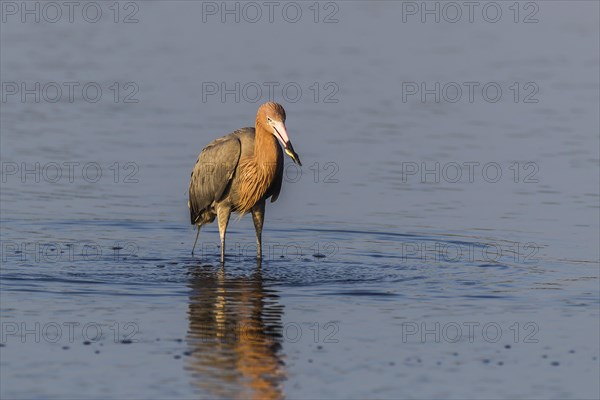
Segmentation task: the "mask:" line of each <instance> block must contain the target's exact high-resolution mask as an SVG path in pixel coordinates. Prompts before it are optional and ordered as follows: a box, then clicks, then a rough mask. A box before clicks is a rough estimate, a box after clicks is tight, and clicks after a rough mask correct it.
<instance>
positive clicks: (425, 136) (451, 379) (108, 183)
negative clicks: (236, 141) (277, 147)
mask: <svg viewBox="0 0 600 400" xmlns="http://www.w3.org/2000/svg"><path fill="white" fill-rule="evenodd" d="M30 3H31V4H33V3H34V2H30ZM111 3H112V2H107V3H103V2H97V3H96V4H99V5H100V7H101V9H102V11H103V15H102V18H101V19H100V21H99V22H98V23H88V22H86V21H85V20H84V19H83V18H82V16H81V10H80V9H77V10H76V11H75V14H74V15H75V17H74V22H73V23H70V22H69V21H68V19H67V17H63V18H62V19H61V20H59V21H58V22H56V23H50V22H48V21H41V22H40V23H38V24H36V23H34V22H31V20H29V22H26V23H22V22H21V21H20V19H19V17H20V15H19V14H17V16H14V15H11V14H8V15H7V14H3V16H4V17H6V20H5V21H4V20H3V22H2V23H1V24H0V36H1V37H0V46H1V49H0V58H1V60H0V67H1V71H0V74H1V81H2V82H3V84H5V83H6V82H9V83H11V82H15V83H17V84H18V85H20V83H22V82H26V83H27V84H28V85H29V86H28V87H33V85H34V83H35V82H40V83H41V85H42V86H43V85H44V84H46V83H48V82H58V83H59V85H62V84H63V83H64V82H77V83H79V84H80V86H79V87H76V88H75V92H74V93H75V94H74V99H73V100H74V101H72V102H70V101H69V99H68V97H67V94H68V92H67V91H66V89H65V91H64V92H63V95H62V97H61V98H60V99H59V101H57V102H55V103H51V102H49V101H45V100H44V98H42V99H41V101H40V102H39V103H36V102H35V101H34V96H33V95H29V96H28V97H26V98H25V101H21V98H20V95H19V94H17V95H7V94H6V86H4V87H3V95H6V98H3V100H2V102H1V103H0V106H1V108H2V109H1V112H0V118H1V125H0V130H1V134H2V136H1V150H0V155H1V158H2V165H3V175H2V190H1V195H0V199H1V207H0V211H1V222H2V238H1V240H2V268H1V282H0V283H1V289H2V290H1V293H0V300H1V322H2V341H1V344H2V347H0V356H1V358H0V366H1V370H0V378H1V385H0V388H1V389H0V394H1V396H2V398H39V397H43V398H125V397H134V398H167V397H168V398H195V397H200V398H215V397H225V398H231V397H256V398H279V397H284V396H285V397H289V398H316V397H318V398H324V397H328V398H329V397H331V398H362V397H367V396H368V397H377V398H408V397H411V398H432V397H444V398H504V397H518V398H524V397H526V398H598V396H599V395H600V389H599V383H598V380H597V377H598V373H599V362H600V361H599V360H598V357H599V344H598V338H599V335H600V328H599V290H598V289H599V286H598V285H599V283H598V275H599V270H598V268H599V265H598V263H599V246H598V243H599V219H600V207H599V202H600V198H599V191H600V189H599V185H600V183H599V182H600V176H599V149H600V147H599V146H600V144H599V134H598V132H599V115H598V108H599V89H600V86H599V74H598V70H599V65H600V64H599V54H598V52H599V50H598V49H599V46H600V43H599V35H600V32H599V5H598V3H597V2H593V1H575V2H567V1H552V2H550V1H539V2H535V3H534V4H535V5H536V6H537V7H538V10H537V12H536V13H535V15H534V18H536V19H537V20H538V22H537V23H523V20H524V19H525V18H526V16H527V15H529V14H530V13H531V12H532V11H533V10H534V8H525V3H524V2H523V3H520V11H521V12H520V14H519V23H515V22H514V21H513V18H514V10H511V9H509V6H510V5H511V4H512V2H509V3H498V4H500V5H501V9H502V11H503V14H502V18H501V19H500V21H498V22H497V23H489V22H486V20H485V19H484V18H483V17H482V14H481V8H478V9H476V12H475V14H474V21H473V22H472V23H469V22H468V20H467V16H466V14H465V15H463V17H462V19H461V20H460V21H458V22H456V23H448V22H446V21H444V20H443V19H442V20H441V21H440V22H439V23H435V22H433V21H432V17H429V19H428V20H427V21H428V22H426V23H421V22H420V19H419V18H420V15H419V14H417V15H416V16H413V15H406V17H407V20H406V22H403V20H402V17H403V14H402V10H403V5H402V3H401V2H397V3H395V2H377V1H375V2H366V1H353V2H335V3H331V4H333V5H330V4H329V3H320V4H318V8H319V10H320V14H319V17H318V19H319V23H315V22H314V20H313V19H314V4H313V3H312V2H310V3H308V2H307V3H300V2H299V3H296V4H298V5H300V7H301V9H302V12H303V14H302V17H301V19H300V20H299V21H298V22H297V23H289V22H286V20H285V19H283V18H282V14H281V9H277V10H276V11H275V14H274V22H273V23H269V22H268V20H267V15H266V13H267V10H266V9H263V10H262V11H263V13H264V15H263V16H262V17H261V18H260V19H259V21H258V22H256V23H249V22H246V21H245V20H244V18H242V19H241V20H240V22H239V23H235V22H233V17H232V16H229V17H227V18H228V19H227V22H226V23H222V22H221V21H220V14H217V15H205V17H206V22H204V21H203V5H202V3H201V2H193V1H174V2H167V1H148V2H135V3H134V5H135V6H137V8H138V9H137V10H136V7H134V6H130V5H127V3H125V2H122V3H119V9H120V11H121V12H120V14H119V17H118V18H119V23H114V21H113V18H114V9H111V8H109V6H110V5H111ZM82 4H84V3H82ZM230 4H231V7H233V3H230ZM282 4H283V3H282ZM429 4H434V3H433V2H430V3H429ZM18 6H19V7H20V5H19V4H18ZM217 6H218V7H219V6H220V5H219V4H217ZM311 6H312V7H313V9H309V7H311ZM417 6H418V4H417ZM31 7H33V5H32V6H31ZM204 7H206V5H204ZM432 7H433V5H432ZM206 10H207V9H205V11H206ZM50 11H52V10H49V11H48V12H50ZM63 11H65V10H63ZM246 11H247V13H248V14H243V15H242V16H243V17H244V16H245V17H247V19H251V18H254V15H255V14H254V13H253V12H252V11H253V10H246ZM288 11H289V12H290V14H289V15H288V17H289V16H293V13H292V11H293V10H288ZM451 11H452V10H447V12H448V13H450V12H451ZM91 12H92V11H90V13H91ZM132 12H135V15H133V18H136V19H138V22H137V23H123V19H124V18H125V17H126V16H127V15H129V14H130V13H132ZM251 12H252V13H251ZM332 12H334V15H333V16H332V18H335V19H337V20H338V22H337V23H323V20H324V19H325V18H326V17H327V16H329V15H331V13H332ZM463 12H464V13H466V9H463ZM490 13H491V11H490ZM49 15H54V14H49ZM90 15H92V14H90ZM449 15H450V17H452V16H453V15H454V14H446V16H449ZM490 15H492V14H490ZM29 18H31V17H29ZM88 82H95V83H97V84H98V85H99V86H100V87H101V89H102V97H101V98H100V99H99V101H98V102H95V103H91V102H89V101H86V99H85V98H83V97H82V93H81V88H82V87H83V85H85V84H86V83H88ZM115 82H117V83H118V86H119V90H120V92H119V95H118V98H117V99H118V100H119V101H118V102H115V101H114V97H113V96H114V90H115V89H114V87H113V89H110V87H111V86H112V85H113V84H114V83H115ZM203 82H204V88H203ZM206 82H209V85H211V84H210V82H216V83H217V85H220V84H221V82H225V83H226V85H227V87H228V88H232V87H234V85H235V83H236V82H239V83H240V86H241V87H243V86H244V85H247V84H248V83H255V84H256V85H258V86H261V87H262V88H263V90H264V92H263V94H262V97H260V98H259V99H258V100H257V102H256V103H253V102H251V101H248V100H249V97H251V98H254V97H255V92H253V91H249V92H247V93H245V94H246V96H243V93H241V96H240V100H239V102H236V99H235V96H234V95H227V96H225V99H224V101H222V100H221V97H220V93H219V94H216V95H208V94H207V93H206V88H207V86H206V85H207V84H206ZM265 82H277V83H278V84H279V85H280V86H279V87H278V89H276V90H275V98H274V100H276V101H279V102H281V103H282V104H283V105H284V106H285V108H286V110H287V113H288V120H287V126H288V131H289V134H290V137H291V138H292V141H293V143H294V147H295V148H296V150H297V151H298V153H299V154H300V157H301V159H302V161H303V163H304V167H303V168H302V170H301V175H298V174H299V172H300V171H299V170H297V169H295V168H294V167H293V165H292V166H290V167H289V170H288V175H287V178H286V182H285V183H284V188H283V192H282V195H281V197H280V199H279V200H278V201H277V202H276V203H275V204H272V205H269V206H268V210H267V222H266V231H265V233H264V241H265V251H266V252H267V253H268V255H267V257H266V259H265V260H264V261H263V263H262V265H261V266H257V265H256V261H255V260H254V258H253V255H254V251H255V249H254V247H253V246H254V232H253V227H252V223H251V221H250V219H249V218H244V219H243V220H241V221H239V222H235V221H234V222H233V223H232V224H231V225H230V229H229V232H228V233H229V236H228V238H229V241H228V249H227V251H228V254H230V257H229V259H228V261H227V264H226V266H225V268H224V269H223V268H220V267H219V265H218V248H217V241H218V233H217V228H216V226H211V227H209V228H207V229H206V230H203V232H202V234H201V237H200V240H201V241H202V244H201V246H202V252H201V253H202V254H201V256H199V257H196V258H192V257H191V256H190V255H189V251H190V249H191V245H192V243H193V239H194V231H193V229H192V227H191V226H190V225H189V219H188V210H187V207H186V202H187V185H188V179H189V172H190V170H191V167H192V166H193V164H194V161H195V159H196V156H197V154H198V152H199V151H200V150H201V149H202V147H203V146H205V145H206V144H207V143H208V142H209V141H211V140H212V139H214V138H215V137H218V136H220V135H223V134H225V133H228V132H230V131H232V130H234V129H236V128H238V127H242V126H248V125H252V124H253V121H254V115H255V113H256V109H257V106H258V104H259V103H260V102H263V101H267V100H268V93H267V87H266V86H265V84H264V83H265ZM406 82H409V83H410V82H414V83H416V84H417V85H420V84H421V83H422V82H425V83H426V84H427V87H428V88H432V87H434V85H435V83H436V82H440V84H441V86H443V85H444V84H445V83H448V82H456V83H458V84H459V85H461V86H462V84H463V83H464V82H479V83H480V86H479V89H476V91H475V98H474V101H473V102H470V101H469V100H468V98H467V92H466V91H465V92H463V96H462V98H461V99H460V100H459V101H457V102H455V103H452V102H450V101H447V99H448V97H454V94H453V92H448V93H450V94H448V93H446V94H447V95H448V96H446V97H443V98H442V99H441V100H440V101H439V102H436V101H435V99H434V96H433V95H428V96H426V98H425V101H421V98H420V96H419V95H414V96H407V98H406V101H403V96H402V95H403V83H405V88H406ZM487 82H495V83H497V84H498V85H499V86H500V87H501V88H502V90H503V92H502V98H501V99H500V100H499V101H497V102H490V101H486V100H485V99H484V98H483V97H482V94H481V89H480V88H481V87H482V86H483V85H484V84H485V83H487ZM515 82H517V83H518V86H519V88H520V92H519V94H518V96H517V98H516V100H517V101H515V98H514V90H511V89H510V87H511V85H513V84H514V83H515ZM529 82H531V83H533V85H534V86H528V87H525V85H526V84H527V83H529ZM127 83H132V85H133V86H125V85H126V84H127ZM286 83H293V84H294V85H295V86H296V87H297V86H299V87H300V88H301V89H302V95H301V97H300V99H299V100H298V101H296V102H292V101H289V100H293V97H294V96H295V95H294V91H293V89H290V91H289V92H288V93H287V94H288V96H287V97H284V96H283V95H282V91H281V88H282V87H283V85H285V84H286ZM315 83H316V85H317V86H316V87H319V95H318V96H317V98H316V99H315V86H314V85H315ZM252 85H254V84H252ZM247 87H248V88H249V89H248V90H250V89H251V88H252V86H247ZM254 87H256V86H254ZM532 87H533V88H534V89H535V88H537V89H539V90H537V92H536V93H535V94H534V95H533V97H531V98H527V99H528V100H531V99H537V100H538V101H537V102H525V99H526V96H527V95H528V94H530V93H531V92H532V90H533V89H531V88H532ZM63 88H65V86H63ZM136 88H137V89H138V90H137V93H135V94H133V92H134V91H135V89H136ZM463 88H464V86H463ZM530 89H531V90H530ZM90 93H93V92H90ZM490 93H492V92H490ZM46 94H48V93H46ZM129 94H131V97H130V98H129V99H130V100H131V99H135V100H138V102H137V103H124V102H123V100H125V97H126V96H127V95H129ZM328 95H329V96H330V97H327V96H328ZM53 96H54V92H52V93H50V94H48V97H53ZM326 100H337V102H326ZM66 162H73V163H79V165H76V166H75V165H74V166H73V168H74V169H73V173H74V179H73V181H72V182H71V181H70V179H69V176H68V175H69V168H68V166H65V165H64V164H63V163H66ZM470 162H473V163H479V167H474V168H475V170H474V175H473V179H469V177H468V171H467V170H465V171H463V174H462V177H461V179H459V180H458V182H452V180H454V177H455V169H452V168H453V166H454V165H455V164H453V163H457V164H461V165H463V164H464V163H470ZM23 163H24V164H23ZM36 163H39V168H37V171H38V172H37V173H39V176H36V172H33V173H30V174H26V175H24V176H22V175H21V172H22V171H21V170H22V169H23V168H24V167H25V168H29V169H33V170H34V171H35V170H36ZM50 163H58V164H59V165H62V176H60V177H58V178H56V169H55V168H54V167H53V165H54V164H50ZM87 163H97V164H93V165H92V168H91V169H88V170H87V172H88V175H86V178H85V179H84V177H82V172H83V167H84V166H85V165H86V164H87ZM115 163H117V164H115ZM286 163H288V164H289V163H290V160H289V159H287V160H286ZM436 163H439V165H440V167H439V168H440V177H439V179H438V182H436V177H435V175H433V174H430V175H425V176H424V177H422V176H421V174H420V171H419V172H418V173H416V174H414V175H413V174H411V173H412V172H411V171H412V170H410V169H407V168H414V167H415V165H416V166H417V167H418V168H419V169H421V168H427V169H435V166H436ZM487 163H497V164H495V166H496V167H499V169H500V171H501V173H502V175H501V177H499V178H498V181H497V182H495V183H492V182H490V181H491V180H494V178H495V176H496V173H495V170H488V171H487V172H488V173H489V174H485V175H484V174H483V172H482V166H484V165H485V164H487ZM515 163H516V164H515ZM94 165H96V166H99V167H100V169H101V171H102V176H101V177H99V178H98V181H97V182H92V180H95V179H96V169H95V168H94ZM473 165H475V164H473ZM15 166H16V168H17V169H18V170H16V172H15V171H14V168H13V167H15ZM53 168H54V169H53ZM444 168H446V169H445V170H444V171H445V172H444V173H443V174H442V170H443V169H444ZM496 169H497V168H496ZM116 171H118V172H119V174H118V176H117V175H115V174H116ZM515 171H518V172H519V175H518V176H517V175H515ZM13 172H14V174H13ZM526 178H530V179H526ZM52 181H56V182H52ZM86 324H87V325H86ZM69 327H71V328H69Z"/></svg>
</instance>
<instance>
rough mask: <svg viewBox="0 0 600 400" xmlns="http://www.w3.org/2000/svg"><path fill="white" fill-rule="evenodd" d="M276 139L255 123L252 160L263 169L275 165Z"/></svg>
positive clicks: (263, 127)
mask: <svg viewBox="0 0 600 400" xmlns="http://www.w3.org/2000/svg"><path fill="white" fill-rule="evenodd" d="M276 146H278V144H277V139H275V137H274V136H273V134H272V133H271V132H269V131H268V130H267V128H266V127H265V126H264V125H263V124H262V123H260V122H259V121H258V119H257V121H256V133H255V135H254V159H255V161H256V162H257V163H258V165H259V166H260V167H262V168H263V169H264V168H266V167H269V168H268V169H271V168H272V166H274V165H275V163H277V147H276Z"/></svg>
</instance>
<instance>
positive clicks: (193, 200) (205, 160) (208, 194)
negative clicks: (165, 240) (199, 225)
mask: <svg viewBox="0 0 600 400" xmlns="http://www.w3.org/2000/svg"><path fill="white" fill-rule="evenodd" d="M240 153H241V144H240V141H239V139H238V138H237V137H236V136H235V135H234V134H230V135H227V136H224V137H222V138H219V139H217V140H215V141H213V142H211V143H209V144H208V146H206V147H205V148H204V150H202V152H201V153H200V155H199V156H198V160H197V161H196V165H194V169H193V170H192V176H191V178H190V187H189V195H190V198H189V207H190V220H191V223H192V225H193V224H195V223H196V221H197V220H198V218H200V216H201V214H202V212H203V211H204V210H206V209H207V208H208V207H210V206H211V204H212V203H213V202H215V201H219V200H221V198H222V197H223V195H224V193H225V192H226V189H227V188H228V187H229V184H230V183H231V180H232V178H233V175H234V173H235V170H236V168H237V165H238V161H239V159H240Z"/></svg>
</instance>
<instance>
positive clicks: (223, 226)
mask: <svg viewBox="0 0 600 400" xmlns="http://www.w3.org/2000/svg"><path fill="white" fill-rule="evenodd" d="M230 215H231V208H229V207H226V206H223V207H218V208H217V219H218V221H219V235H220V236H221V263H224V262H225V232H226V231H227V224H228V223H229V216H230Z"/></svg>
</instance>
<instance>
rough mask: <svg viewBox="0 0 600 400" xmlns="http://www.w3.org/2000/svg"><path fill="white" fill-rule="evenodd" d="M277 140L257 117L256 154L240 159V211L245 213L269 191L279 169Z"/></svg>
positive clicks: (238, 206)
mask: <svg viewBox="0 0 600 400" xmlns="http://www.w3.org/2000/svg"><path fill="white" fill-rule="evenodd" d="M276 146H278V144H277V140H276V139H275V137H274V136H273V134H272V133H270V132H269V131H268V130H267V129H266V128H265V127H264V126H263V125H262V124H261V123H260V122H259V121H258V119H257V121H256V131H255V134H254V156H252V157H249V158H246V159H244V160H240V167H241V176H240V181H241V182H240V191H239V193H240V194H241V195H240V199H239V201H238V204H237V210H238V212H240V213H242V214H245V213H247V212H248V211H250V210H251V209H252V207H253V206H254V205H255V204H256V203H257V202H258V201H259V200H260V199H261V198H262V197H263V196H264V195H265V194H266V193H267V190H268V189H269V187H271V184H272V183H273V179H274V178H275V174H276V171H277V147H276Z"/></svg>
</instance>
